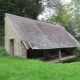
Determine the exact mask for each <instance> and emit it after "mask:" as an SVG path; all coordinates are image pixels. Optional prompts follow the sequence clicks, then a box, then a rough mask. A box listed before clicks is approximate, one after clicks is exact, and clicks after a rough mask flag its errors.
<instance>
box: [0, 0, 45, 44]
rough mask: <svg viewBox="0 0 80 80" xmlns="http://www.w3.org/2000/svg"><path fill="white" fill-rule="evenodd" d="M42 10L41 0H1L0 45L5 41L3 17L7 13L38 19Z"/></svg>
mask: <svg viewBox="0 0 80 80" xmlns="http://www.w3.org/2000/svg"><path fill="white" fill-rule="evenodd" d="M42 11H43V7H42V3H41V0H0V45H2V44H3V41H4V40H3V39H4V27H3V26H4V21H3V19H4V14H5V13H10V14H15V15H19V16H24V17H29V18H32V19H37V16H38V15H39V14H40V13H41V12H42Z"/></svg>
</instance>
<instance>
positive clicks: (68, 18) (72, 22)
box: [48, 0, 80, 40]
mask: <svg viewBox="0 0 80 80" xmlns="http://www.w3.org/2000/svg"><path fill="white" fill-rule="evenodd" d="M51 1H52V0H51ZM55 2H56V4H55ZM79 3H80V1H79V0H72V2H71V3H68V4H63V3H62V2H61V0H56V1H53V3H51V4H53V5H52V6H51V8H52V9H54V13H53V14H52V15H51V16H50V18H49V19H48V22H51V23H54V22H56V24H59V25H61V26H63V27H65V28H66V30H67V31H68V32H70V33H71V34H72V35H73V36H74V37H75V38H76V39H78V40H80V35H78V34H79V32H80V18H79V16H80V12H79V11H80V8H79V7H80V5H79ZM54 4H55V5H54Z"/></svg>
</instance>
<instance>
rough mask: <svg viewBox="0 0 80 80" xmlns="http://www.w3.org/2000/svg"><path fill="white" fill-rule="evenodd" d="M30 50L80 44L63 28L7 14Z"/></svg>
mask: <svg viewBox="0 0 80 80" xmlns="http://www.w3.org/2000/svg"><path fill="white" fill-rule="evenodd" d="M5 15H6V16H7V17H8V18H9V20H10V21H11V23H12V24H13V26H14V28H15V29H16V31H17V33H18V34H19V36H20V38H21V40H22V41H23V42H24V44H25V45H26V46H27V47H28V48H32V49H54V48H69V47H77V46H79V45H80V44H79V42H78V41H77V40H76V39H75V38H74V37H73V36H72V35H71V34H70V33H68V32H67V31H66V30H65V29H64V28H63V27H59V26H55V25H53V24H48V23H43V22H40V21H36V20H32V19H28V18H24V17H20V16H16V15H12V14H7V13H6V14H5Z"/></svg>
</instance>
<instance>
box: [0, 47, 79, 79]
mask: <svg viewBox="0 0 80 80" xmlns="http://www.w3.org/2000/svg"><path fill="white" fill-rule="evenodd" d="M0 80H80V62H75V63H66V64H62V63H45V62H41V61H39V60H28V59H21V58H19V57H11V56H8V55H6V51H5V50H4V48H3V47H0Z"/></svg>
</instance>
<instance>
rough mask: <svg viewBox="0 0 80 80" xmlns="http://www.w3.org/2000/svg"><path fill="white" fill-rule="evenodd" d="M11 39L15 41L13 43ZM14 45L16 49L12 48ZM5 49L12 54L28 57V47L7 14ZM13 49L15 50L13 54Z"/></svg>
mask: <svg viewBox="0 0 80 80" xmlns="http://www.w3.org/2000/svg"><path fill="white" fill-rule="evenodd" d="M10 40H13V41H14V43H12V44H11V42H10ZM12 46H13V47H14V48H13V49H14V51H13V50H11V49H12ZM5 49H6V51H7V52H8V53H9V54H10V55H16V56H20V57H23V58H26V57H27V49H26V48H25V46H24V44H23V42H22V41H21V39H20V36H19V35H18V33H17V31H16V30H15V28H14V27H13V25H12V23H11V22H10V20H9V18H8V17H7V16H5ZM12 51H13V52H14V53H13V54H12Z"/></svg>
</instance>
